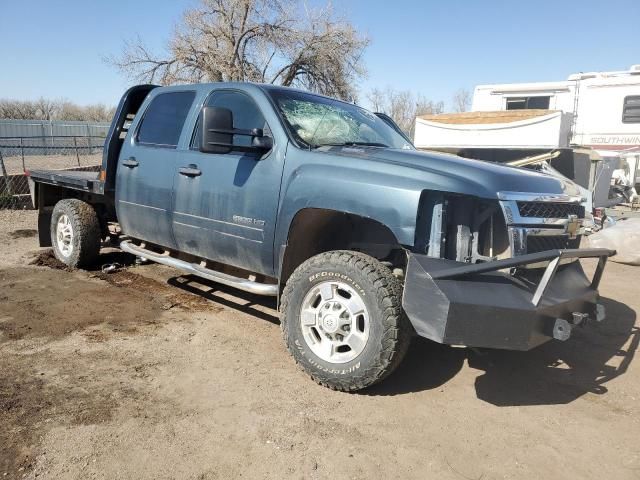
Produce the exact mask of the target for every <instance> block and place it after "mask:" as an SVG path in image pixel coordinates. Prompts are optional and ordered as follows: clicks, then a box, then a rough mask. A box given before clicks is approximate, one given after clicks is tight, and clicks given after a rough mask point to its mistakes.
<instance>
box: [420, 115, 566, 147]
mask: <svg viewBox="0 0 640 480" xmlns="http://www.w3.org/2000/svg"><path fill="white" fill-rule="evenodd" d="M570 130H571V120H570V118H568V117H567V115H566V114H563V113H562V112H559V111H553V110H519V111H515V110H511V111H505V112H467V113H460V114H446V115H424V116H421V117H417V118H416V126H415V136H414V144H415V146H416V147H418V148H427V149H428V148H454V149H456V148H559V147H566V146H568V140H569V134H570Z"/></svg>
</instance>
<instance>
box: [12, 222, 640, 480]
mask: <svg viewBox="0 0 640 480" xmlns="http://www.w3.org/2000/svg"><path fill="white" fill-rule="evenodd" d="M35 224H36V222H35V215H34V213H33V212H28V211H27V212H11V211H0V479H3V480H4V479H5V478H6V479H10V478H55V479H57V478H64V479H67V478H69V479H89V478H90V479H129V478H136V479H156V478H167V479H169V478H175V479H228V478H252V479H253V478H275V479H280V478H312V479H315V478H332V479H342V478H349V479H352V478H353V479H360V478H362V479H370V478H420V479H424V478H438V479H469V480H470V479H474V480H476V479H483V480H486V479H499V478H526V479H539V478H546V479H565V478H566V479H576V478H579V479H604V478H607V479H609V478H612V479H613V478H615V479H638V478H640V368H639V367H638V362H633V361H632V360H633V357H634V353H635V352H636V349H637V348H638V343H639V341H640V330H639V329H638V320H637V314H636V312H637V311H638V309H639V308H640V295H639V293H640V289H639V288H638V278H639V274H640V269H639V268H638V267H628V266H623V265H619V264H615V263H610V264H609V265H608V267H607V272H606V273H605V278H604V282H603V284H602V288H601V291H602V295H603V297H604V304H605V305H606V307H607V310H608V314H609V318H608V320H607V321H606V322H605V323H603V324H598V325H589V326H588V327H587V328H585V329H580V330H578V331H577V332H576V333H575V334H574V338H572V339H571V340H570V341H568V342H566V343H560V342H551V343H548V344H546V345H544V346H542V347H540V348H538V349H536V350H533V351H531V352H526V353H518V352H502V351H489V350H483V351H477V350H468V349H459V348H449V347H443V346H440V345H436V344H433V343H430V342H428V341H425V340H416V341H415V342H414V343H413V345H412V347H411V350H410V353H409V356H408V358H407V359H406V361H405V362H404V364H403V365H402V367H401V369H400V371H398V372H397V373H396V374H395V375H393V376H392V377H390V378H389V379H388V380H387V381H386V382H385V383H383V384H382V385H380V386H377V387H375V388H372V389H370V390H368V391H366V392H364V393H360V394H344V393H338V392H332V391H329V390H327V389H325V388H322V387H320V386H317V385H316V384H314V383H313V382H312V381H311V380H309V379H308V378H307V377H306V376H305V375H304V374H303V373H302V372H300V371H299V370H298V369H297V368H296V367H295V366H294V364H293V361H292V360H291V359H290V358H289V356H288V354H287V353H286V351H285V348H284V346H283V343H282V340H281V336H280V328H279V325H278V318H277V313H276V311H275V310H274V304H273V303H272V301H270V300H264V299H261V298H259V297H253V296H251V295H248V294H242V293H238V292H235V291H232V290H231V289H226V288H219V287H217V286H216V285H215V284H212V283H208V282H203V281H201V280H197V279H195V278H193V277H188V276H180V275H179V274H178V273H177V272H175V271H173V270H170V269H168V268H165V267H162V266H159V265H142V266H135V265H132V259H131V258H130V257H127V256H125V255H123V254H121V253H117V252H111V253H108V252H107V253H105V254H104V255H103V256H102V258H101V262H100V263H101V264H108V263H112V262H118V263H120V264H122V265H125V266H128V267H127V268H126V269H124V270H121V271H119V272H117V273H113V274H103V273H102V272H101V271H100V268H99V267H98V268H97V270H96V271H68V270H66V269H63V268H59V267H60V265H59V264H57V262H55V260H53V259H52V258H51V257H50V255H49V254H48V253H47V252H46V251H45V252H44V253H43V252H42V251H41V250H39V249H38V248H37V241H36V237H35V233H36V232H35V231H34V230H33V228H34V226H35ZM34 259H36V264H30V263H32V262H33V261H34ZM514 321H517V319H514Z"/></svg>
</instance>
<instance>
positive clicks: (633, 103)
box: [622, 95, 640, 123]
mask: <svg viewBox="0 0 640 480" xmlns="http://www.w3.org/2000/svg"><path fill="white" fill-rule="evenodd" d="M622 123H640V95H633V96H629V97H624V103H623V104H622Z"/></svg>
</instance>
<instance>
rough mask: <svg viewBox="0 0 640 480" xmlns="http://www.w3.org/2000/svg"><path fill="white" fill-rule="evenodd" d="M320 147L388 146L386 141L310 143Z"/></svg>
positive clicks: (313, 146)
mask: <svg viewBox="0 0 640 480" xmlns="http://www.w3.org/2000/svg"><path fill="white" fill-rule="evenodd" d="M320 147H383V148H388V147H389V145H387V144H386V143H379V142H341V143H319V144H316V145H312V148H320Z"/></svg>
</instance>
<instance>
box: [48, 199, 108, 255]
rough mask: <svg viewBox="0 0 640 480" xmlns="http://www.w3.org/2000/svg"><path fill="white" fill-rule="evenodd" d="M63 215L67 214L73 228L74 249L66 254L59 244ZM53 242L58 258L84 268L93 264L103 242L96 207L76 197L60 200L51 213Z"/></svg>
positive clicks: (54, 251)
mask: <svg viewBox="0 0 640 480" xmlns="http://www.w3.org/2000/svg"><path fill="white" fill-rule="evenodd" d="M62 215H67V217H68V218H69V220H70V222H71V226H72V229H73V235H72V242H71V243H72V249H71V252H70V254H69V255H68V256H67V255H64V254H63V253H62V252H61V251H60V248H59V246H58V241H57V238H56V227H57V224H58V220H59V219H60V217H61V216H62ZM50 231H51V244H52V245H53V253H54V255H55V256H56V258H57V259H58V260H60V261H61V262H62V263H64V264H66V265H68V266H69V267H71V268H83V267H88V266H90V265H92V264H93V263H94V262H95V260H96V259H97V257H98V253H99V252H100V243H101V236H102V235H101V228H100V220H99V219H98V215H97V214H96V211H95V209H94V208H93V207H92V206H91V205H89V204H88V203H86V202H83V201H82V200H78V199H76V198H67V199H65V200H60V201H59V202H58V203H56V205H55V207H54V208H53V213H52V215H51V228H50Z"/></svg>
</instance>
